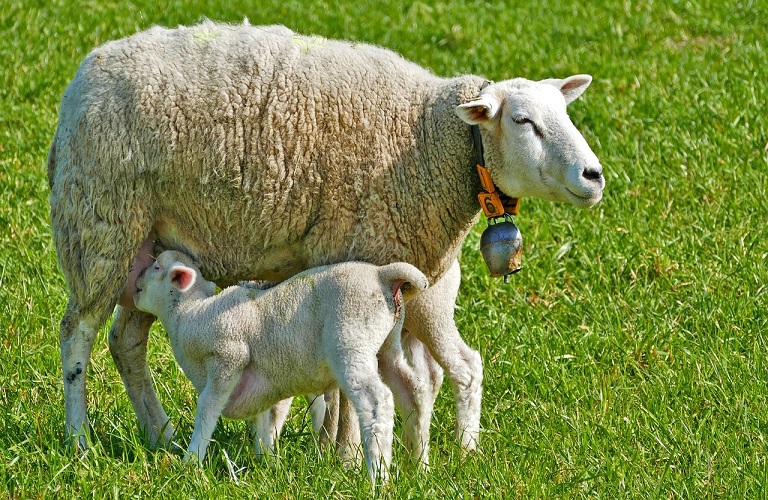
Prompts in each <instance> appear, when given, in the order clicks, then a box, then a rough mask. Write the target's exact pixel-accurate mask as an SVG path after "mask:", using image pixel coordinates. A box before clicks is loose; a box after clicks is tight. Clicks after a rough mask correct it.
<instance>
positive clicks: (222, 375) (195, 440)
mask: <svg viewBox="0 0 768 500" xmlns="http://www.w3.org/2000/svg"><path fill="white" fill-rule="evenodd" d="M227 361H228V362H227V363H226V364H223V363H216V362H214V363H210V365H209V366H208V367H207V372H208V378H207V379H206V382H205V387H204V388H203V391H202V392H201V393H200V397H199V398H198V400H197V410H196V411H195V430H194V431H192V437H191V438H190V439H189V448H188V449H187V453H186V454H185V455H184V462H186V463H189V462H192V461H196V462H197V463H198V464H202V463H203V460H204V459H205V454H206V451H207V450H208V445H209V444H210V442H211V437H212V436H213V431H214V430H215V429H216V424H217V423H218V421H219V417H221V414H222V413H223V412H224V408H225V407H226V405H227V401H229V397H230V396H231V395H232V392H233V391H234V390H235V387H237V384H238V382H239V381H240V378H241V376H242V373H243V368H244V363H242V364H241V363H238V362H236V361H235V360H227Z"/></svg>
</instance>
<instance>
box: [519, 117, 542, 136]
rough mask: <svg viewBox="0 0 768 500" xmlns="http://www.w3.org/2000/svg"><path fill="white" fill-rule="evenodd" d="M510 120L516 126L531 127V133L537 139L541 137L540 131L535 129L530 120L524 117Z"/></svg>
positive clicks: (537, 128)
mask: <svg viewBox="0 0 768 500" xmlns="http://www.w3.org/2000/svg"><path fill="white" fill-rule="evenodd" d="M512 120H513V121H514V122H515V123H517V124H518V125H530V126H531V127H533V133H534V134H536V135H537V136H539V137H542V133H541V130H539V127H537V126H536V124H535V123H533V120H531V119H530V118H526V117H524V116H518V117H516V118H513V119H512Z"/></svg>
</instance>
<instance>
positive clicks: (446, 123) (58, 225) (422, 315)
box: [48, 22, 605, 450]
mask: <svg viewBox="0 0 768 500" xmlns="http://www.w3.org/2000/svg"><path fill="white" fill-rule="evenodd" d="M590 82H591V77H589V76H587V75H577V76H573V77H569V78H566V79H563V80H545V81H542V82H533V81H530V80H525V79H521V78H517V79H513V80H507V81H502V82H497V83H491V84H490V85H486V84H487V83H488V82H486V80H485V79H484V78H482V77H478V76H459V77H455V78H440V77H437V76H435V75H434V74H432V73H430V72H429V71H427V70H425V69H423V68H421V67H419V66H417V65H416V64H413V63H411V62H409V61H406V60H404V59H403V58H401V57H400V56H398V55H396V54H394V53H393V52H391V51H388V50H385V49H382V48H378V47H373V46H370V45H366V44H360V43H348V42H343V41H332V40H325V39H322V38H318V37H304V36H301V35H298V34H295V33H294V32H292V31H290V30H289V29H287V28H284V27H281V26H271V27H253V26H248V25H247V24H245V25H241V26H230V25H224V24H215V23H211V22H204V23H202V24H201V25H198V26H194V27H180V28H177V29H170V30H169V29H164V28H159V27H156V28H152V29H150V30H148V31H145V32H142V33H137V34H135V35H133V36H130V37H128V38H125V39H123V40H119V41H115V42H110V43H107V44H105V45H103V46H102V47H99V48H97V49H95V50H94V51H92V52H91V53H90V54H89V55H88V56H87V58H86V59H85V60H84V61H83V63H82V64H81V66H80V68H79V69H78V71H77V74H76V76H75V78H74V79H73V81H72V82H71V83H70V85H69V86H68V87H67V89H66V91H65V92H64V96H63V99H62V103H61V112H60V115H59V124H58V128H57V129H56V135H55V137H54V139H53V144H52V145H51V149H50V153H49V157H48V179H49V183H50V187H51V196H50V203H51V226H52V229H53V237H54V241H55V244H56V251H57V254H58V258H59V264H60V266H61V269H62V271H63V273H64V277H65V279H66V282H67V286H68V288H69V292H70V295H69V303H68V305H67V308H66V312H65V314H64V318H63V319H62V322H61V332H60V343H61V358H62V365H63V372H64V394H65V402H66V431H67V434H68V435H69V436H71V437H73V438H75V439H76V444H80V445H81V446H86V445H87V439H86V435H87V432H88V419H87V413H86V392H85V374H86V370H87V366H88V361H89V359H90V355H91V350H92V347H93V342H94V339H95V337H96V332H97V331H98V329H99V327H100V326H101V325H103V324H104V323H105V321H106V320H107V319H108V318H109V316H110V314H112V312H113V311H114V308H115V305H116V304H118V303H119V305H120V307H119V308H118V309H117V312H116V314H115V320H114V323H113V325H112V330H111V332H110V335H109V347H110V351H111V353H112V356H113V358H114V361H115V364H116V365H117V369H118V371H119V372H120V375H121V377H122V379H123V382H124V384H125V387H126V391H127V393H128V396H129V397H130V399H131V402H132V404H133V407H134V409H135V411H136V414H137V416H138V418H139V422H140V424H141V426H142V428H143V429H144V430H145V431H146V432H147V433H148V435H149V437H150V439H151V440H152V441H153V442H155V441H163V442H167V441H168V440H170V439H171V438H172V436H173V426H172V425H170V424H169V422H168V416H167V414H166V413H165V411H164V410H163V407H162V405H161V404H160V402H159V401H158V399H157V395H156V393H155V390H154V387H153V384H152V379H151V376H150V371H149V367H148V366H147V359H146V352H147V349H146V348H147V340H148V332H149V327H150V325H151V324H152V322H153V321H154V319H155V318H154V317H153V316H152V315H150V314H147V313H144V312H139V311H136V309H135V306H134V304H133V300H132V296H133V291H134V290H135V279H136V275H137V273H138V272H139V270H141V269H143V268H145V267H146V266H147V265H148V264H149V263H150V262H151V257H150V256H151V255H152V254H153V248H154V247H155V246H157V247H159V248H165V249H177V250H183V251H184V252H185V253H188V254H190V255H192V256H193V257H194V259H195V261H196V262H199V263H200V269H201V270H202V272H203V273H204V275H205V276H206V277H208V278H209V279H211V280H213V281H214V282H216V283H217V284H219V285H220V286H226V285H229V284H233V283H236V282H237V281H240V280H249V279H265V280H270V281H281V280H284V279H287V278H288V277H289V276H292V275H293V274H296V273H297V272H300V271H302V270H305V269H309V268H311V267H315V266H318V265H323V264H330V263H336V262H342V261H349V260H360V261H365V262H371V263H374V264H379V265H383V264H387V263H390V262H397V261H403V262H408V263H411V264H413V265H415V266H416V267H418V268H419V269H421V270H422V271H423V272H424V273H425V274H426V276H427V277H428V278H429V280H430V283H431V284H432V286H431V287H430V288H429V289H428V290H427V291H426V292H424V293H423V294H420V295H419V296H417V297H416V298H415V299H414V300H413V302H412V303H409V309H408V317H407V318H406V321H405V326H404V328H405V330H407V331H408V332H409V334H410V335H412V336H414V337H415V338H417V339H418V340H420V341H421V342H423V343H424V344H425V346H426V347H427V349H428V351H429V353H430V354H431V355H432V356H434V358H435V359H436V361H437V362H438V363H439V365H440V366H441V367H443V368H444V369H445V370H446V372H447V374H448V377H449V380H450V382H451V384H452V385H453V392H454V395H455V397H456V405H457V410H456V418H457V422H456V433H457V437H459V439H460V440H461V443H462V445H463V446H464V447H465V448H466V449H470V450H471V449H473V448H474V447H475V446H476V445H477V441H478V439H479V429H480V400H481V386H482V371H483V367H482V362H481V360H480V356H479V354H478V353H477V352H476V351H475V350H474V349H472V348H470V347H469V346H467V345H466V344H465V343H464V341H463V340H462V339H461V336H460V334H459V331H458V329H457V328H456V324H455V322H454V320H453V308H454V303H453V302H451V301H447V300H445V297H450V296H453V297H454V298H455V296H456V293H457V289H456V287H457V286H458V281H459V269H458V264H457V262H456V259H457V257H458V255H459V251H460V248H461V244H462V242H463V241H464V238H465V237H466V235H467V233H468V232H469V231H470V229H471V228H472V226H473V225H474V223H475V222H476V221H477V220H478V213H479V206H478V202H477V194H478V192H479V191H480V189H481V185H480V181H479V179H478V177H477V173H476V169H475V164H476V161H477V156H478V151H477V150H478V149H479V148H478V146H477V145H475V142H474V141H473V139H472V137H473V135H472V133H471V130H470V129H471V127H472V126H476V127H479V131H480V136H481V138H482V145H483V146H484V149H485V160H486V166H487V168H488V170H489V172H490V174H491V177H492V179H493V181H494V182H495V183H496V185H497V186H498V187H499V189H500V190H501V191H502V192H504V193H505V194H507V195H509V196H512V197H517V198H520V197H525V196H538V197H541V198H545V199H548V200H552V201H564V202H569V203H572V204H573V205H575V206H577V207H581V208H586V207H590V206H592V205H594V204H595V203H597V202H598V201H599V200H600V198H601V196H602V192H603V187H604V184H605V181H604V178H603V176H602V167H601V165H600V162H599V161H598V159H597V157H596V156H595V154H594V153H593V152H592V150H591V149H590V148H589V146H588V145H587V143H586V141H585V140H584V138H583V137H582V136H581V134H580V133H579V131H578V130H577V129H576V128H575V127H574V125H573V124H572V123H571V121H570V119H569V117H568V114H567V112H566V104H567V103H569V102H571V101H573V100H574V99H576V98H577V97H578V96H579V95H581V93H582V92H583V91H584V90H585V89H586V88H587V86H588V85H589V84H590ZM423 386H424V387H428V386H429V382H424V383H423ZM425 390H427V389H425ZM433 400H434V394H433V395H432V399H431V400H430V399H429V398H427V399H426V400H424V401H426V403H425V404H426V407H425V408H423V409H420V410H419V411H420V412H421V413H424V414H428V413H429V411H430V408H431V406H430V405H431V401H433ZM422 410H423V411H422ZM427 418H428V417H427Z"/></svg>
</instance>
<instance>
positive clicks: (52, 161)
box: [48, 135, 57, 189]
mask: <svg viewBox="0 0 768 500" xmlns="http://www.w3.org/2000/svg"><path fill="white" fill-rule="evenodd" d="M56 137H57V135H54V136H53V142H52V143H51V149H50V150H49V151H48V189H53V176H54V175H55V173H56Z"/></svg>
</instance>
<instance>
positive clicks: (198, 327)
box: [134, 251, 429, 480]
mask: <svg viewBox="0 0 768 500" xmlns="http://www.w3.org/2000/svg"><path fill="white" fill-rule="evenodd" d="M136 285H137V291H136V294H135V295H134V302H135V304H136V307H137V308H138V309H139V310H141V311H144V312H147V313H150V314H153V315H155V316H157V317H158V318H159V319H160V321H161V322H162V324H163V326H164V327H165V329H166V330H167V332H168V335H169V337H170V340H171V345H172V346H173V353H174V355H175V357H176V360H177V361H178V363H179V365H180V366H181V367H182V369H183V370H184V373H185V374H186V375H187V376H188V377H189V379H190V380H191V381H192V384H193V385H194V386H195V388H196V389H197V391H198V392H199V394H200V398H199V400H198V405H197V411H196V414H195V429H194V432H193V433H192V438H191V439H190V443H189V448H188V450H187V453H186V455H185V457H184V460H185V461H187V462H189V461H191V460H195V459H197V460H198V461H200V462H202V461H203V459H204V458H205V454H206V449H207V447H208V443H209V441H210V439H211V436H212V434H213V431H214V428H215V426H216V423H217V421H218V419H219V417H220V416H221V415H224V416H226V417H229V418H237V419H245V420H248V421H249V422H250V423H251V425H252V427H253V428H254V429H256V431H257V432H258V430H259V429H260V428H261V427H262V426H261V425H260V424H259V422H258V420H259V418H260V417H264V416H265V415H264V414H262V413H261V412H263V411H264V410H267V409H269V408H270V407H272V406H273V405H274V404H276V403H278V402H280V401H282V400H284V399H285V398H287V397H290V396H295V395H298V394H306V393H308V392H326V391H328V390H329V389H331V388H333V387H336V386H338V387H340V388H341V390H342V391H343V392H344V394H345V395H347V397H348V398H349V399H350V401H351V402H352V403H353V405H354V407H355V409H356V411H357V414H358V417H359V422H360V429H361V431H362V441H363V449H364V454H365V459H366V464H367V466H368V470H369V473H370V475H371V479H373V480H375V479H376V478H379V477H381V478H383V479H386V476H387V469H388V467H389V465H390V462H391V459H392V439H393V438H392V434H393V426H394V414H393V412H394V405H393V394H394V397H395V399H396V400H397V402H398V409H399V410H400V411H401V412H403V421H404V425H405V426H406V427H409V426H410V427H411V428H412V427H413V424H414V423H415V420H414V419H410V418H407V417H408V412H409V410H410V409H412V408H409V407H408V405H409V404H410V402H409V398H408V396H406V397H405V398H400V397H399V396H400V395H401V394H403V391H408V390H409V389H408V388H409V385H408V384H411V383H412V382H411V380H412V378H413V377H412V375H411V374H410V373H409V372H410V368H409V366H408V364H407V362H406V361H405V358H404V357H403V352H402V349H401V346H400V333H401V329H402V325H403V318H404V314H405V311H404V308H403V302H404V300H408V299H409V298H411V297H413V296H415V295H416V294H417V293H418V292H420V291H422V290H425V289H426V288H427V287H428V286H429V282H428V281H427V278H426V276H424V275H423V274H422V273H421V272H420V271H419V270H418V269H416V268H415V267H414V266H412V265H410V264H406V263H394V264H389V265H386V266H382V267H377V266H374V265H372V264H366V263H360V262H346V263H341V264H335V265H329V266H322V267H318V268H313V269H310V270H308V271H304V272H303V273H300V274H298V275H296V276H294V277H293V278H291V279H289V280H287V281H285V282H283V283H282V284H280V285H278V286H276V287H275V288H271V289H269V290H266V291H262V290H257V289H254V288H248V287H244V286H231V287H228V288H226V289H225V290H223V291H221V292H220V293H219V294H218V295H215V296H214V292H215V290H216V285H215V284H214V283H212V282H210V281H206V280H205V279H204V278H203V277H202V276H201V275H200V271H199V270H198V269H197V268H196V267H195V266H194V264H193V263H192V262H191V260H190V259H189V257H187V256H186V255H184V254H182V253H180V252H176V251H165V252H163V253H162V254H160V255H159V256H158V258H157V261H156V262H155V264H154V265H153V266H150V267H149V268H148V269H147V270H146V271H144V273H143V274H141V276H140V277H139V279H138V281H137V283H136ZM379 365H381V375H379V368H380V366H379ZM382 378H383V379H384V380H382ZM384 381H386V385H385V382H384ZM387 385H388V386H390V387H392V389H393V390H392V392H390V391H389V389H387ZM283 406H284V405H283ZM407 433H408V431H406V434H407ZM256 448H257V451H259V450H260V443H259V442H258V441H257V442H256Z"/></svg>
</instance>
